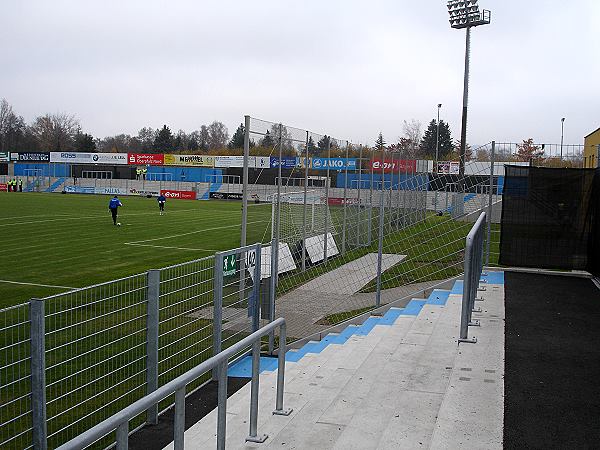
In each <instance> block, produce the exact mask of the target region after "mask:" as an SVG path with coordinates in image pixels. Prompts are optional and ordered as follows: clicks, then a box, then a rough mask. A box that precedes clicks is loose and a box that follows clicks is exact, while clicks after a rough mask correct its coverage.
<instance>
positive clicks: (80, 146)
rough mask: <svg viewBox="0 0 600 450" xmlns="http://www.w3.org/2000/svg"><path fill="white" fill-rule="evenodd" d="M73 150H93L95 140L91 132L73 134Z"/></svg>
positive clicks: (88, 151)
mask: <svg viewBox="0 0 600 450" xmlns="http://www.w3.org/2000/svg"><path fill="white" fill-rule="evenodd" d="M75 151H76V152H87V153H90V152H95V151H96V142H95V141H94V138H93V137H92V135H91V134H87V133H79V134H77V136H75Z"/></svg>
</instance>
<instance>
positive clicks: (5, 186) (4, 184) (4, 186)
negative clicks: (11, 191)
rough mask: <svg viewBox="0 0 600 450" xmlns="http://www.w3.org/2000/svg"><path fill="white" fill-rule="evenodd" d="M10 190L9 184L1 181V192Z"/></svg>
mask: <svg viewBox="0 0 600 450" xmlns="http://www.w3.org/2000/svg"><path fill="white" fill-rule="evenodd" d="M5 191H6V192H8V184H6V183H0V192H5Z"/></svg>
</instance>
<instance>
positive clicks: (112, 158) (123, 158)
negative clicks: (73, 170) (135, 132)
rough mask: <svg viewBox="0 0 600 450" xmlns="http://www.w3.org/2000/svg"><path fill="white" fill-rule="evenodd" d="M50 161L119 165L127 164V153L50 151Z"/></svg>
mask: <svg viewBox="0 0 600 450" xmlns="http://www.w3.org/2000/svg"><path fill="white" fill-rule="evenodd" d="M50 162H52V163H72V164H109V165H121V164H127V153H80V152H50Z"/></svg>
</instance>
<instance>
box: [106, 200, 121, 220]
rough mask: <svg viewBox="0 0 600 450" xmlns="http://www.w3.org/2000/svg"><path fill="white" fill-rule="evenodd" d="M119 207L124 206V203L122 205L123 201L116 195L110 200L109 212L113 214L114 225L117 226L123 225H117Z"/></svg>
mask: <svg viewBox="0 0 600 450" xmlns="http://www.w3.org/2000/svg"><path fill="white" fill-rule="evenodd" d="M119 206H123V203H121V200H119V197H117V196H116V195H115V196H114V197H113V198H111V199H110V202H108V210H109V211H110V213H111V214H112V219H113V223H114V224H115V225H117V226H120V225H121V224H120V223H117V215H118V213H119Z"/></svg>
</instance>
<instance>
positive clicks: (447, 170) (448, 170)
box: [437, 161, 460, 175]
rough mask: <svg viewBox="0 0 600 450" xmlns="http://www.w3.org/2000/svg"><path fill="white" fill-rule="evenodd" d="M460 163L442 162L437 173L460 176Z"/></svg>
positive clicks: (438, 165)
mask: <svg viewBox="0 0 600 450" xmlns="http://www.w3.org/2000/svg"><path fill="white" fill-rule="evenodd" d="M459 169H460V163H459V162H458V161H442V162H439V163H438V164H437V173H444V174H452V175H456V174H458V172H459Z"/></svg>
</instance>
